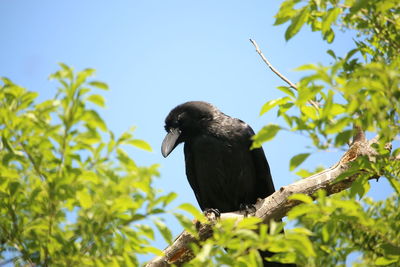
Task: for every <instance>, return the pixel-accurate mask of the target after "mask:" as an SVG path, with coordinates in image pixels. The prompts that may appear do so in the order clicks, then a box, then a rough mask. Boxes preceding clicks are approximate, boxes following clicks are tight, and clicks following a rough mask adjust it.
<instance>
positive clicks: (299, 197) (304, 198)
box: [288, 194, 313, 204]
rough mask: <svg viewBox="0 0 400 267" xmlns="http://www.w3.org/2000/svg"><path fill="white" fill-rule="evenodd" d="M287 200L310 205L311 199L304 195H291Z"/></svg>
mask: <svg viewBox="0 0 400 267" xmlns="http://www.w3.org/2000/svg"><path fill="white" fill-rule="evenodd" d="M288 199H289V200H298V201H301V202H304V203H308V204H309V203H312V202H313V199H312V197H310V196H308V195H305V194H293V195H291V196H289V197H288Z"/></svg>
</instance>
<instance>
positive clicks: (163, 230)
mask: <svg viewBox="0 0 400 267" xmlns="http://www.w3.org/2000/svg"><path fill="white" fill-rule="evenodd" d="M154 224H155V225H156V227H157V229H158V231H159V232H160V233H161V235H162V237H163V238H164V240H165V241H166V242H167V243H168V244H171V243H172V233H171V231H170V230H169V229H168V227H167V226H166V225H165V223H163V222H162V221H160V220H155V221H154Z"/></svg>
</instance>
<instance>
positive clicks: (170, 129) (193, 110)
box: [161, 101, 218, 157]
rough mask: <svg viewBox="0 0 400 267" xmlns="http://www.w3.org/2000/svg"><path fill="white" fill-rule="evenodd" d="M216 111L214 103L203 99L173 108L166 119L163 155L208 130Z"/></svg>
mask: <svg viewBox="0 0 400 267" xmlns="http://www.w3.org/2000/svg"><path fill="white" fill-rule="evenodd" d="M216 111H218V110H217V109H216V108H215V107H214V106H213V105H211V104H209V103H207V102H202V101H191V102H186V103H183V104H181V105H179V106H177V107H175V108H174V109H173V110H171V112H170V113H169V114H168V116H167V118H166V119H165V130H166V131H167V135H166V136H165V138H164V141H163V142H162V146H161V153H162V155H163V156H164V157H167V156H168V155H169V153H171V152H172V150H174V148H175V147H176V146H177V145H179V144H180V143H182V142H185V141H187V140H188V138H191V137H193V136H196V135H198V134H201V133H202V132H203V131H204V130H206V129H207V125H208V124H209V123H210V121H212V120H213V117H214V115H215V114H216Z"/></svg>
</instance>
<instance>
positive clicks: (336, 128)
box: [326, 117, 351, 134]
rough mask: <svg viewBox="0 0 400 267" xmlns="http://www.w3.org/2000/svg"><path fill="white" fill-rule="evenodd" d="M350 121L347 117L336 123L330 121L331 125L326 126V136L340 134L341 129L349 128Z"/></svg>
mask: <svg viewBox="0 0 400 267" xmlns="http://www.w3.org/2000/svg"><path fill="white" fill-rule="evenodd" d="M350 122H351V119H350V118H349V117H343V118H341V119H339V120H337V121H332V122H331V124H328V125H327V126H326V133H327V134H335V133H338V132H341V131H342V130H343V128H345V127H346V126H349V124H350Z"/></svg>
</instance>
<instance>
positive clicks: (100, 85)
mask: <svg viewBox="0 0 400 267" xmlns="http://www.w3.org/2000/svg"><path fill="white" fill-rule="evenodd" d="M89 84H90V85H91V86H94V87H97V88H98V89H102V90H108V85H107V84H106V83H103V82H99V81H91V82H89Z"/></svg>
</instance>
